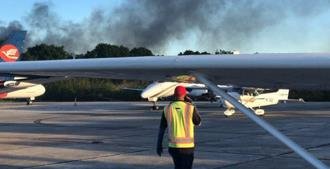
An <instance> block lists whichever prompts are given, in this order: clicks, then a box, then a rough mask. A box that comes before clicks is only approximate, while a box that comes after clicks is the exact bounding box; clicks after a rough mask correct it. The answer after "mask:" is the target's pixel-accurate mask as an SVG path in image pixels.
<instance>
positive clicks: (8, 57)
mask: <svg viewBox="0 0 330 169" xmlns="http://www.w3.org/2000/svg"><path fill="white" fill-rule="evenodd" d="M19 56H20V53H19V51H18V49H17V48H16V46H14V45H10V44H7V45H3V46H2V47H1V48H0V57H1V59H2V60H4V61H5V62H15V61H16V60H17V59H18V58H19Z"/></svg>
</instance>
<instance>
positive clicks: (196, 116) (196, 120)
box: [157, 103, 201, 147]
mask: <svg viewBox="0 0 330 169" xmlns="http://www.w3.org/2000/svg"><path fill="white" fill-rule="evenodd" d="M188 104H189V103H188ZM192 118H193V119H192V120H193V123H194V125H200V124H201V117H200V115H199V113H198V111H197V108H196V107H195V106H194V112H193V117H192ZM166 128H167V121H166V118H165V113H164V112H163V113H162V118H161V120H160V125H159V132H158V141H157V146H158V147H159V146H162V143H163V137H164V133H165V130H166Z"/></svg>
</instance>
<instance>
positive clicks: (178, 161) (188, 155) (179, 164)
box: [168, 148, 194, 169]
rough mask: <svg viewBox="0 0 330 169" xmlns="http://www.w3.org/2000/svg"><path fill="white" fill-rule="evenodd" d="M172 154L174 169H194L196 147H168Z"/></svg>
mask: <svg viewBox="0 0 330 169" xmlns="http://www.w3.org/2000/svg"><path fill="white" fill-rule="evenodd" d="M168 152H169V153H170V155H171V156H172V159H173V162H174V166H175V167H174V169H192V165H193V161H194V148H168Z"/></svg>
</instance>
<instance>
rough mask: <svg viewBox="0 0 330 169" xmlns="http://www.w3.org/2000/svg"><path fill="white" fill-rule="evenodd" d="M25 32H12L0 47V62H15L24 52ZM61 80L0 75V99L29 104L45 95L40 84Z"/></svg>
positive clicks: (9, 74)
mask: <svg viewBox="0 0 330 169" xmlns="http://www.w3.org/2000/svg"><path fill="white" fill-rule="evenodd" d="M25 36H26V31H16V32H12V33H11V34H10V35H9V36H8V38H7V40H5V41H4V42H3V44H2V45H1V47H0V57H1V60H0V62H16V61H18V60H19V59H20V56H21V53H23V50H24V41H25ZM58 79H63V78H62V77H61V78H58V77H57V78H49V77H33V76H16V75H13V74H11V73H1V74H0V99H26V100H27V104H28V105H29V104H31V103H32V102H33V101H34V100H35V98H36V97H38V96H41V95H43V94H44V93H45V87H44V86H43V85H42V83H47V82H52V81H55V80H58Z"/></svg>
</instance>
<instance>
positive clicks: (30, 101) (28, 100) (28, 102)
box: [26, 98, 34, 105]
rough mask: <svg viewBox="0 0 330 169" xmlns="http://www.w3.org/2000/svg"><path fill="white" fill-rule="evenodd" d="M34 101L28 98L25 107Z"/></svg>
mask: <svg viewBox="0 0 330 169" xmlns="http://www.w3.org/2000/svg"><path fill="white" fill-rule="evenodd" d="M33 101H34V99H33V98H28V99H27V100H26V105H31V104H32V103H33Z"/></svg>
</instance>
